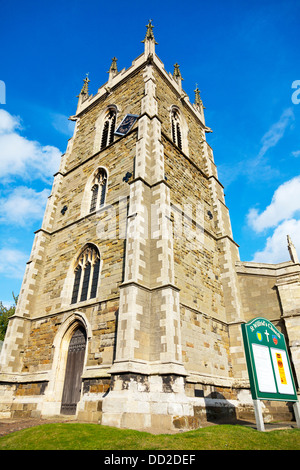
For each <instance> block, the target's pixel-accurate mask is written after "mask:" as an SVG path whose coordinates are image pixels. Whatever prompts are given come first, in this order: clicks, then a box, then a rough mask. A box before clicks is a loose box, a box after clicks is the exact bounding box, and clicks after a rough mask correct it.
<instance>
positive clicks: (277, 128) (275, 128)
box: [257, 108, 295, 161]
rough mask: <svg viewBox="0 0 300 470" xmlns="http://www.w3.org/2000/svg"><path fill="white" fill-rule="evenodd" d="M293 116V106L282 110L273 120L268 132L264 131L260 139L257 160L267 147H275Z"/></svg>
mask: <svg viewBox="0 0 300 470" xmlns="http://www.w3.org/2000/svg"><path fill="white" fill-rule="evenodd" d="M294 118H295V116H294V111H293V108H287V109H286V110H285V111H283V113H282V115H281V116H280V119H279V121H277V122H275V124H273V125H272V126H271V127H270V129H269V130H268V132H266V134H265V135H264V136H263V138H262V139H261V142H262V146H261V149H260V151H259V154H258V156H257V159H258V161H259V160H260V159H261V157H263V156H264V155H265V153H266V152H267V151H268V150H269V148H271V147H275V145H276V144H277V143H278V142H279V140H280V139H282V137H283V135H284V133H285V130H286V129H287V127H288V126H289V125H290V124H291V122H292V121H293V120H294Z"/></svg>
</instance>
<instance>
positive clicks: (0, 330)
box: [0, 293, 19, 341]
mask: <svg viewBox="0 0 300 470" xmlns="http://www.w3.org/2000/svg"><path fill="white" fill-rule="evenodd" d="M12 296H13V299H14V302H15V303H14V305H12V306H10V307H5V306H4V305H3V303H2V302H1V301H0V341H3V340H4V337H5V333H6V330H7V325H8V320H9V317H11V316H12V315H13V314H14V313H15V310H16V306H17V302H18V297H19V296H18V295H17V296H15V294H14V293H12Z"/></svg>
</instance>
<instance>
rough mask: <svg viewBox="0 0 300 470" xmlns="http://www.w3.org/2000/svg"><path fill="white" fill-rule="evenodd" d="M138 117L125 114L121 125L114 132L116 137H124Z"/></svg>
mask: <svg viewBox="0 0 300 470" xmlns="http://www.w3.org/2000/svg"><path fill="white" fill-rule="evenodd" d="M137 118H138V116H137V115H136V114H127V115H126V116H125V117H124V119H123V121H122V122H121V124H120V125H119V127H118V129H117V130H116V131H115V134H117V135H126V134H127V133H128V132H129V131H130V129H131V128H132V126H133V124H134V123H135V121H136V120H137Z"/></svg>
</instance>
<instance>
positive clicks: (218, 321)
mask: <svg viewBox="0 0 300 470" xmlns="http://www.w3.org/2000/svg"><path fill="white" fill-rule="evenodd" d="M142 42H143V46H142V47H143V48H144V51H143V53H142V54H141V55H140V56H139V57H137V58H136V59H135V60H134V61H133V63H132V65H131V66H130V67H129V68H128V69H123V70H121V71H118V69H117V59H116V58H113V60H112V64H111V67H110V69H109V74H108V81H107V83H105V84H104V85H103V86H101V87H100V88H99V90H98V92H97V93H96V94H95V95H94V96H93V95H90V94H89V79H88V78H86V79H85V80H84V85H83V88H82V90H81V92H80V94H79V96H78V106H77V110H76V114H75V115H74V116H72V117H71V118H70V119H72V120H73V121H75V123H76V124H75V130H74V135H73V137H72V138H71V139H70V140H69V141H68V146H67V150H66V153H65V154H64V155H62V158H61V164H60V168H59V170H58V172H57V173H56V174H55V175H54V182H53V188H52V192H51V195H50V197H49V199H48V203H47V207H46V211H45V215H44V219H43V223H42V227H41V228H40V229H39V230H38V231H37V232H36V233H35V239H34V243H33V248H32V252H31V256H30V259H29V261H28V263H27V266H26V271H25V275H24V280H23V284H22V288H21V292H20V296H19V301H18V305H17V309H16V312H15V315H14V316H13V317H12V318H11V320H10V322H9V327H8V330H7V334H6V337H5V341H4V344H3V347H2V351H1V357H0V417H1V418H7V417H18V416H20V417H21V416H23V417H28V416H31V417H54V416H58V415H65V416H73V417H75V418H77V419H79V420H83V421H90V422H96V423H102V424H105V425H111V426H118V427H124V428H126V427H127V428H136V429H147V428H148V429H150V428H152V429H154V428H157V429H160V430H162V431H166V430H170V429H179V428H180V429H191V428H197V427H200V426H201V423H202V422H204V421H205V420H218V419H231V420H236V419H247V418H249V417H251V418H254V411H253V402H252V398H251V394H250V386H249V380H248V373H247V368H246V360H245V355H244V348H243V341H242V333H241V325H242V324H243V323H245V322H248V321H249V320H251V319H253V318H255V317H265V318H267V319H268V320H269V321H271V322H272V323H273V324H274V325H275V326H276V327H277V328H278V329H279V330H280V331H281V332H282V333H284V335H285V338H286V343H287V345H288V348H289V352H290V359H291V363H292V367H293V372H294V376H295V379H296V386H297V387H299V384H300V306H299V305H300V265H299V261H298V258H297V253H296V251H295V248H294V246H293V244H292V241H291V240H290V239H289V238H288V248H289V252H290V259H289V260H287V261H286V262H284V263H280V264H261V263H259V264H258V263H254V262H242V261H241V260H240V258H239V249H238V245H237V243H236V242H235V241H234V239H233V235H232V230H231V223H230V216H229V211H228V208H227V206H226V204H225V199H224V193H223V186H222V184H221V182H220V181H219V179H218V174H217V169H216V165H215V163H214V157H213V151H212V149H211V147H210V146H209V144H208V143H207V142H206V133H207V132H211V129H210V128H208V127H207V126H206V124H205V118H204V107H203V103H202V100H201V97H200V93H199V90H198V88H197V89H196V90H195V99H194V103H192V102H191V101H190V100H189V97H188V96H187V94H186V93H185V92H184V90H183V88H182V76H181V71H180V68H179V66H178V64H175V66H174V73H173V74H170V73H168V72H166V70H165V68H164V65H163V63H162V62H161V60H160V59H159V58H158V56H157V55H156V52H155V47H156V44H157V43H156V41H155V38H154V35H153V26H152V24H151V22H149V24H148V25H147V30H146V36H145V38H144V40H143V41H142ZM287 253H288V251H287ZM263 413H264V417H265V419H273V418H276V419H282V418H283V419H290V420H292V419H294V417H293V411H292V408H291V407H290V406H289V404H288V403H282V402H263Z"/></svg>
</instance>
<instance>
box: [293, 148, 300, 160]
mask: <svg viewBox="0 0 300 470" xmlns="http://www.w3.org/2000/svg"><path fill="white" fill-rule="evenodd" d="M292 155H293V157H295V158H298V157H300V150H296V151H295V152H292Z"/></svg>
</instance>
